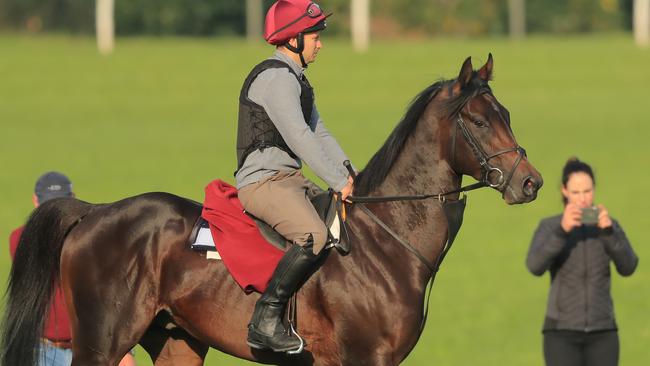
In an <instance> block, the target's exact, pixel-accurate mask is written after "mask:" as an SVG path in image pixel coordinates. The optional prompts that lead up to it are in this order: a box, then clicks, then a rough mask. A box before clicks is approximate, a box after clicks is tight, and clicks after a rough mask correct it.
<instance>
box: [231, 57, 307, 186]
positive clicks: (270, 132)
mask: <svg viewBox="0 0 650 366" xmlns="http://www.w3.org/2000/svg"><path fill="white" fill-rule="evenodd" d="M275 68H286V69H288V70H289V72H291V74H293V75H294V76H295V77H296V79H297V80H298V82H299V83H300V88H301V92H300V106H301V108H302V114H303V116H304V117H305V123H306V124H307V125H308V126H309V122H310V121H311V114H312V110H313V106H314V91H313V89H312V87H311V85H310V84H309V81H307V78H306V77H305V76H304V75H303V76H302V78H301V77H299V76H298V75H297V74H296V73H295V72H294V71H293V70H292V69H291V67H290V66H289V65H288V64H287V63H285V62H283V61H280V60H273V59H272V60H265V61H263V62H262V63H260V64H259V65H257V66H255V68H253V70H252V71H251V72H250V74H249V75H248V77H247V78H246V80H245V81H244V85H243V86H242V89H241V93H240V94H239V122H238V127H237V171H239V169H241V167H242V165H244V161H245V160H246V157H247V156H248V155H249V154H250V153H251V152H253V151H255V150H260V151H264V149H265V148H267V147H270V146H275V147H277V148H279V149H281V150H283V151H285V152H286V153H287V154H289V155H291V157H293V158H297V156H296V154H295V153H294V152H293V151H291V149H290V148H289V146H287V143H286V142H285V141H284V139H283V138H282V136H281V135H280V132H279V131H278V129H277V128H276V127H275V125H274V124H273V121H271V119H270V118H269V115H268V114H267V113H266V111H265V110H264V108H262V106H260V105H259V104H256V103H254V102H253V101H252V100H250V99H248V90H249V89H250V87H251V84H252V83H253V81H254V80H255V78H257V76H258V75H259V74H260V73H261V72H262V71H264V70H267V69H275ZM237 171H235V174H237Z"/></svg>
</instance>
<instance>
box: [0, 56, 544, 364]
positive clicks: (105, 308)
mask: <svg viewBox="0 0 650 366" xmlns="http://www.w3.org/2000/svg"><path fill="white" fill-rule="evenodd" d="M492 67H493V62H492V57H491V55H490V57H489V58H488V61H487V62H486V64H485V65H484V66H483V67H482V68H481V69H479V70H476V71H475V70H473V69H472V64H471V60H470V58H468V59H467V60H466V61H465V62H464V63H463V65H462V67H461V71H460V74H459V76H458V78H457V79H453V80H443V81H439V82H436V83H435V84H433V85H431V86H430V87H428V88H427V89H425V90H424V91H422V92H421V93H420V94H419V95H418V96H417V97H416V98H415V99H414V101H413V102H412V104H411V106H410V108H409V109H408V111H407V113H406V115H405V116H404V118H403V119H402V121H401V122H400V123H399V124H398V125H397V127H396V128H395V130H394V131H393V132H392V134H391V135H390V136H389V137H388V140H387V141H386V143H385V144H384V145H383V147H381V149H380V150H379V151H378V152H377V153H376V154H375V155H374V157H373V158H372V159H371V161H370V162H369V163H368V165H367V167H366V168H365V169H364V170H363V171H362V172H361V173H360V175H359V177H358V179H357V181H356V188H355V192H354V193H355V195H356V196H376V197H379V196H391V195H392V196H395V195H416V194H422V193H427V192H446V191H451V190H454V189H457V188H459V187H460V185H461V177H462V175H469V176H472V177H474V178H475V179H477V180H479V181H485V182H486V183H487V184H489V185H491V186H492V187H493V188H494V189H496V190H497V191H499V192H500V193H501V194H502V196H503V199H504V200H505V202H507V203H509V204H514V203H524V202H530V201H532V200H534V199H535V198H536V195H537V190H538V189H539V188H540V187H541V185H542V178H541V176H540V174H539V173H538V172H537V171H536V170H535V168H534V167H533V166H532V165H531V164H530V163H529V162H528V160H527V157H526V156H525V153H524V151H523V149H521V148H520V147H519V145H518V144H517V142H516V140H515V138H514V135H513V133H512V130H511V128H510V118H509V114H508V111H507V109H506V108H505V107H504V106H502V105H501V104H500V103H499V102H498V101H497V99H496V98H495V96H494V95H493V93H492V91H491V89H490V87H489V85H488V81H489V80H490V78H491V74H492ZM448 198H449V199H457V198H458V194H454V195H452V196H449V197H448ZM365 207H366V208H368V209H369V210H370V211H372V213H373V214H374V215H376V216H377V217H378V218H380V219H381V221H383V222H384V223H385V224H386V225H387V226H388V227H389V228H390V229H391V230H392V231H393V232H395V233H397V234H398V235H399V236H400V237H401V238H403V239H404V240H405V241H407V242H408V243H410V244H411V245H412V246H413V247H414V248H415V251H416V252H417V253H419V255H420V256H421V257H423V258H422V259H420V258H418V256H417V255H415V254H414V252H410V251H407V250H405V248H404V247H403V246H402V245H400V244H399V243H398V241H397V239H396V237H395V236H392V235H391V234H389V233H388V231H387V230H386V229H383V228H382V227H380V226H379V225H378V224H377V222H376V221H374V220H373V219H371V218H370V216H368V214H367V213H366V212H364V211H362V210H360V209H359V207H357V206H356V205H351V206H349V207H348V219H347V223H348V228H349V231H350V234H351V238H352V242H353V243H354V248H353V250H352V251H351V253H350V254H349V255H347V256H340V255H338V254H336V253H329V255H328V256H327V258H326V259H325V260H324V263H323V265H322V266H321V268H320V269H319V270H318V271H317V272H316V273H314V274H313V275H312V276H311V278H309V279H308V280H307V282H306V283H305V284H304V285H303V287H302V289H301V290H300V291H299V294H298V302H297V304H298V309H297V313H298V323H297V324H298V331H299V333H300V334H301V335H302V336H303V337H304V338H305V340H306V342H307V347H306V348H305V350H304V351H303V352H302V353H301V354H299V355H286V354H274V353H271V352H268V351H259V350H253V349H251V348H249V347H248V346H247V345H246V334H247V332H246V330H247V323H248V320H249V319H250V316H251V314H252V311H253V305H254V304H255V301H256V300H257V298H258V296H259V295H258V294H251V295H245V294H244V292H243V291H242V290H241V289H240V288H239V287H238V285H237V284H236V283H235V281H234V280H233V279H232V278H231V277H230V275H229V274H228V273H227V271H226V268H225V267H224V265H223V263H222V262H220V261H215V260H207V259H206V257H205V254H204V253H201V252H194V251H192V250H190V249H189V248H188V247H187V245H186V241H187V239H188V236H189V235H190V230H191V229H192V226H193V225H194V223H195V222H196V220H197V218H198V217H199V215H200V214H201V205H200V204H198V203H196V202H193V201H190V200H187V199H184V198H181V197H178V196H174V195H171V194H167V193H147V194H143V195H139V196H136V197H131V198H127V199H124V200H122V201H118V202H115V203H111V204H89V203H85V202H82V201H79V200H76V199H58V200H52V201H49V202H46V203H45V204H43V205H42V206H40V207H39V208H38V209H36V210H35V211H34V213H33V214H32V216H31V217H30V219H29V221H28V223H27V225H26V229H25V231H24V233H23V236H22V238H21V242H20V245H19V246H18V252H17V254H16V258H15V262H14V266H13V268H12V271H11V278H10V282H9V289H8V303H7V307H6V314H5V318H4V326H3V341H2V342H3V343H2V362H3V364H4V365H5V366H10V365H11V366H20V365H30V366H31V365H33V364H34V360H35V357H36V353H35V352H36V351H35V350H36V349H37V347H38V343H39V337H40V334H41V330H42V328H43V314H45V311H46V308H47V306H48V299H49V298H50V297H51V293H52V291H53V288H54V286H55V284H56V282H57V279H60V283H61V285H62V287H63V291H64V293H65V299H66V303H67V306H68V313H69V314H70V319H71V326H72V332H73V338H74V339H73V353H74V359H73V365H75V366H81V365H83V366H90V365H93V366H94V365H116V364H117V363H118V361H119V360H120V358H121V357H122V355H124V354H125V353H126V352H127V351H128V350H129V349H130V348H131V347H133V346H134V345H135V344H137V343H140V344H141V345H142V346H143V347H144V348H145V349H146V350H147V352H148V353H149V354H150V355H151V357H152V359H153V361H154V363H155V364H156V365H168V364H176V365H201V364H202V363H203V359H204V357H205V355H206V353H207V350H208V347H213V348H215V349H218V350H220V351H223V352H226V353H228V354H231V355H234V356H236V357H240V358H244V359H248V360H253V361H258V362H262V363H271V364H281V365H355V366H356V365H373V366H385V365H397V364H399V363H400V362H401V361H402V360H404V359H405V358H406V356H407V355H408V354H409V352H410V351H411V350H412V349H413V348H414V347H415V344H416V342H417V340H418V338H419V335H420V325H421V322H422V320H423V314H422V303H423V300H424V295H425V288H426V285H427V283H428V281H429V279H430V277H431V275H432V274H431V272H430V270H429V266H428V265H427V264H426V263H427V262H428V263H435V261H436V260H437V258H438V257H439V256H440V255H441V253H442V251H443V247H444V245H445V242H446V240H447V235H448V230H447V222H446V220H447V219H446V217H445V215H444V213H443V212H442V208H441V207H442V206H441V202H440V201H439V200H435V199H429V200H417V201H403V202H385V203H371V204H365Z"/></svg>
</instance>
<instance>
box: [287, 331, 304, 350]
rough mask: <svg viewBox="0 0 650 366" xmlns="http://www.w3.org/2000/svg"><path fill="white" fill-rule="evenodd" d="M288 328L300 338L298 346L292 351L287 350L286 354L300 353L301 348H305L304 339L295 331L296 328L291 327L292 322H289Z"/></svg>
mask: <svg viewBox="0 0 650 366" xmlns="http://www.w3.org/2000/svg"><path fill="white" fill-rule="evenodd" d="M289 330H291V333H293V335H295V336H296V338H298V339H299V340H300V347H298V349H297V350H294V351H287V354H290V355H297V354H299V353H302V351H303V349H304V348H305V341H304V340H303V339H302V337H301V336H300V335H299V334H298V332H296V330H295V329H294V328H293V323H289Z"/></svg>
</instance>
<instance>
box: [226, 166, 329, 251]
mask: <svg viewBox="0 0 650 366" xmlns="http://www.w3.org/2000/svg"><path fill="white" fill-rule="evenodd" d="M322 191H323V190H322V189H320V188H319V187H318V186H317V185H316V184H314V183H313V182H312V181H310V180H309V179H307V178H305V177H304V176H303V175H302V172H301V171H300V170H290V171H281V172H279V173H277V174H275V175H272V176H270V177H267V178H264V179H262V180H260V181H259V182H256V183H253V184H249V185H247V186H245V187H243V188H242V189H240V190H239V201H240V202H241V204H242V206H244V209H245V210H246V211H247V212H248V213H250V214H251V215H253V216H255V217H257V218H258V219H260V220H262V221H264V222H266V223H267V224H269V225H270V226H271V227H272V228H273V229H275V230H276V231H277V232H279V233H280V234H281V235H282V236H284V237H285V238H286V239H288V240H289V241H291V242H293V243H295V244H297V245H300V246H305V245H306V244H307V242H308V239H309V236H310V235H311V236H312V237H313V240H314V254H318V253H320V251H321V250H322V249H323V247H324V246H325V242H326V241H327V227H326V226H325V224H324V223H323V221H322V220H321V219H320V217H319V216H318V214H317V213H316V209H314V206H313V205H312V204H311V201H310V200H309V198H310V197H313V196H314V195H316V194H318V193H320V192H322Z"/></svg>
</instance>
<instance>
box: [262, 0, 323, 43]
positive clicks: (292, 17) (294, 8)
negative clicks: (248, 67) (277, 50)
mask: <svg viewBox="0 0 650 366" xmlns="http://www.w3.org/2000/svg"><path fill="white" fill-rule="evenodd" d="M330 15H332V13H330V14H327V15H326V14H324V13H323V11H322V10H321V8H320V6H318V4H316V3H315V2H313V1H309V0H279V1H277V2H275V4H273V5H272V6H271V8H270V9H269V11H268V12H267V13H266V20H265V21H264V39H265V40H266V41H267V42H268V43H270V44H272V45H276V46H277V45H283V44H285V43H287V42H288V41H289V40H290V39H291V38H294V37H298V36H299V35H300V34H301V33H310V32H317V31H319V30H323V29H325V27H327V24H326V23H325V19H326V18H327V17H329V16H330Z"/></svg>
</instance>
